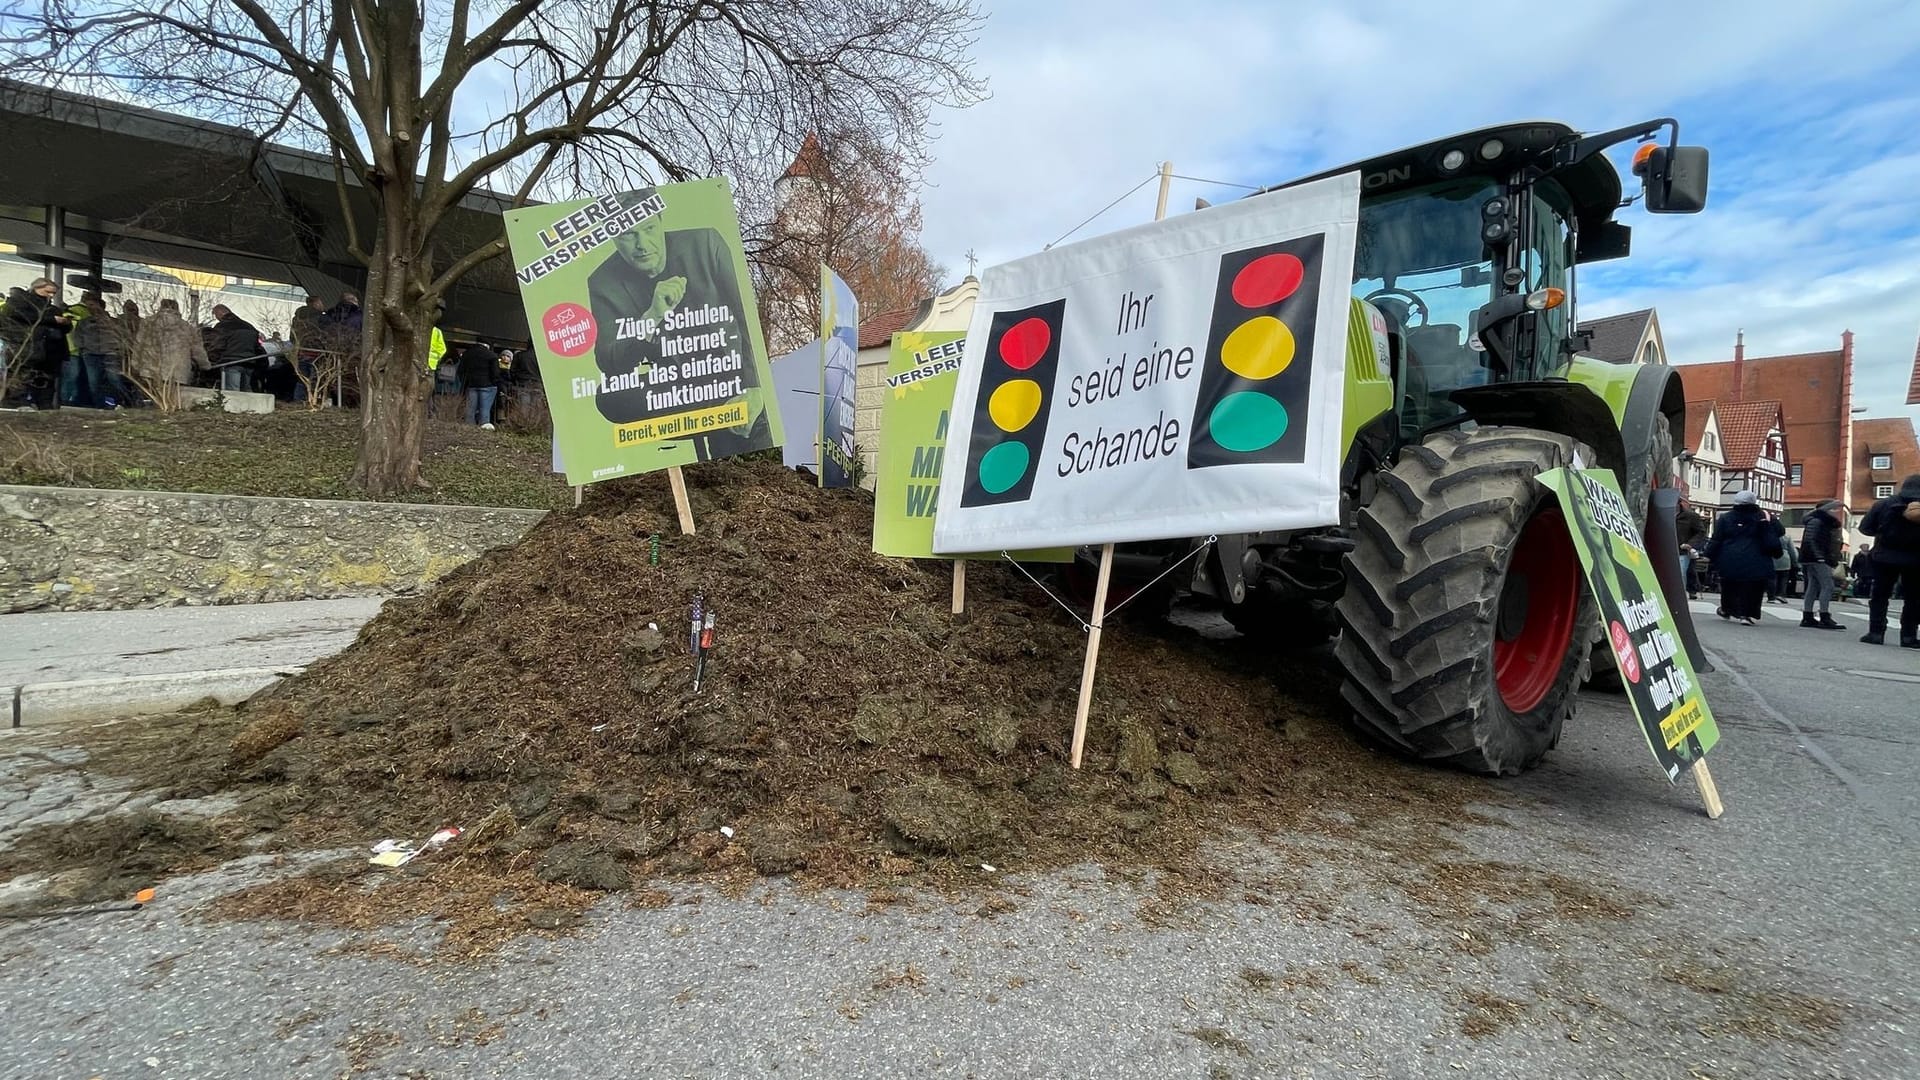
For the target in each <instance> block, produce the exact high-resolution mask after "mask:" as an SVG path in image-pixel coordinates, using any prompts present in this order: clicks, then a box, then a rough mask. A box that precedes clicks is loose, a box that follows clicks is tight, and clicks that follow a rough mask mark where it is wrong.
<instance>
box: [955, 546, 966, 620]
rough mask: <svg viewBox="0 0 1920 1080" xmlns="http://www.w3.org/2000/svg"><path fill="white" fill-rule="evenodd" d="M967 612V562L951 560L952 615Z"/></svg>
mask: <svg viewBox="0 0 1920 1080" xmlns="http://www.w3.org/2000/svg"><path fill="white" fill-rule="evenodd" d="M965 610H967V560H965V559H955V560H953V613H954V614H955V615H958V614H960V613H961V612H963V611H965Z"/></svg>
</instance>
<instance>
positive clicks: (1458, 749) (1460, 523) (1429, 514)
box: [1334, 427, 1594, 776]
mask: <svg viewBox="0 0 1920 1080" xmlns="http://www.w3.org/2000/svg"><path fill="white" fill-rule="evenodd" d="M1572 462H1573V443H1572V441H1571V440H1569V439H1567V438H1564V437H1562V436H1558V435H1552V434H1549V433H1546V432H1542V431H1538V430H1536V429H1532V428H1517V427H1482V428H1477V429H1475V430H1473V431H1471V432H1462V431H1449V432H1443V433H1440V434H1437V435H1434V436H1432V437H1430V438H1429V439H1427V440H1426V441H1425V442H1424V443H1422V444H1420V445H1418V446H1409V447H1407V448H1405V449H1404V450H1402V451H1401V454H1400V459H1399V461H1398V462H1397V463H1396V464H1395V465H1394V467H1393V468H1392V469H1391V470H1389V471H1387V472H1384V473H1382V474H1381V475H1380V480H1381V483H1380V494H1379V495H1378V496H1376V497H1375V498H1374V500H1373V502H1372V504H1371V505H1369V506H1367V507H1364V508H1362V509H1360V510H1359V511H1358V513H1357V514H1356V515H1355V519H1354V530H1353V534H1354V542H1355V547H1354V550H1353V551H1352V552H1350V553H1349V554H1348V556H1347V560H1346V570H1347V587H1346V592H1345V594H1344V595H1343V596H1342V597H1341V599H1340V602H1339V604H1338V614H1339V621H1340V638H1339V641H1338V642H1336V643H1335V646H1334V655H1335V656H1336V657H1337V658H1338V659H1339V660H1340V662H1341V666H1342V667H1343V668H1344V669H1345V679H1344V681H1343V683H1342V685H1341V696H1342V697H1343V698H1345V700H1346V702H1347V704H1348V705H1349V706H1350V707H1351V708H1352V710H1353V713H1352V720H1353V723H1354V725H1355V727H1356V729H1357V730H1358V731H1359V732H1360V733H1361V734H1362V735H1363V736H1365V737H1367V738H1369V739H1371V740H1373V741H1376V742H1378V743H1380V744H1382V745H1384V746H1385V747H1387V748H1389V749H1391V750H1393V751H1395V752H1397V753H1399V754H1402V755H1404V756H1407V757H1411V758H1416V759H1419V760H1422V761H1429V762H1435V763H1443V764H1447V765H1452V766H1455V767H1457V768H1461V769H1465V770H1468V771H1471V772H1477V773H1486V774H1489V775H1495V776H1498V775H1511V774H1516V773H1520V772H1523V771H1525V770H1526V769H1529V768H1531V767H1533V766H1534V765H1536V764H1538V763H1539V762H1540V759H1541V758H1542V757H1544V756H1545V755H1546V752H1547V751H1548V750H1549V749H1550V748H1552V746H1553V745H1554V744H1555V743H1556V742H1558V741H1559V738H1560V729H1561V727H1562V725H1563V724H1565V723H1566V720H1567V717H1569V716H1571V715H1572V714H1573V709H1574V704H1575V702H1576V700H1577V698H1578V687H1579V685H1580V678H1581V676H1582V675H1583V674H1584V669H1585V667H1586V664H1587V657H1588V645H1589V638H1588V636H1587V635H1588V633H1589V628H1590V627H1591V626H1592V624H1593V619H1594V604H1593V598H1592V596H1591V594H1590V593H1589V591H1588V590H1587V588H1586V586H1585V583H1584V581H1583V575H1582V572H1581V567H1580V559H1579V555H1578V553H1577V552H1576V551H1575V550H1574V547H1573V541H1572V539H1571V537H1569V536H1568V533H1567V528H1566V524H1565V522H1564V521H1563V520H1562V519H1561V517H1560V509H1559V504H1558V500H1557V499H1556V497H1555V496H1554V494H1553V493H1552V492H1550V491H1548V490H1547V489H1546V488H1544V487H1542V486H1541V485H1539V484H1537V483H1535V482H1534V477H1535V476H1536V475H1537V474H1539V473H1542V472H1545V471H1547V470H1549V469H1557V468H1561V467H1562V466H1567V465H1571V464H1572Z"/></svg>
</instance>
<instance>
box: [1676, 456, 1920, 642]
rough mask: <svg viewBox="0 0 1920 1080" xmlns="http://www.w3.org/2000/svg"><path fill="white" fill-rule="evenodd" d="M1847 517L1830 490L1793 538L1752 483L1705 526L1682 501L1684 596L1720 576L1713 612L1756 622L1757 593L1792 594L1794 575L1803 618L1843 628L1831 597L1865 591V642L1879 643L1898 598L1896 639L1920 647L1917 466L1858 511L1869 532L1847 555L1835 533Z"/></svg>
mask: <svg viewBox="0 0 1920 1080" xmlns="http://www.w3.org/2000/svg"><path fill="white" fill-rule="evenodd" d="M1846 520H1847V506H1846V504H1845V503H1843V502H1841V501H1840V500H1839V499H1829V500H1827V501H1826V502H1823V503H1821V504H1820V505H1819V506H1817V507H1815V508H1814V509H1813V510H1812V511H1811V512H1810V513H1808V514H1807V516H1806V519H1805V520H1804V521H1802V522H1801V531H1800V542H1799V543H1798V544H1794V543H1791V542H1790V541H1789V540H1788V538H1787V529H1786V525H1785V524H1784V523H1783V522H1782V521H1781V520H1780V516H1779V515H1778V514H1769V513H1767V512H1766V511H1764V510H1762V509H1761V508H1760V505H1759V499H1758V498H1757V497H1756V496H1755V494H1754V493H1753V492H1751V491H1742V492H1738V493H1737V494H1735V495H1734V497H1733V506H1732V507H1731V508H1730V509H1729V510H1727V511H1726V512H1725V513H1723V514H1721V515H1720V516H1719V518H1718V519H1716V520H1715V521H1714V522H1713V524H1712V528H1711V532H1709V531H1708V529H1707V528H1706V525H1705V519H1704V518H1702V517H1701V516H1700V515H1699V514H1697V513H1694V512H1693V511H1691V510H1683V511H1682V513H1681V515H1680V521H1679V534H1680V568H1681V575H1682V577H1683V578H1684V579H1685V581H1686V584H1687V595H1688V597H1689V598H1698V596H1699V594H1700V592H1701V591H1702V590H1703V588H1705V587H1707V586H1708V585H1717V587H1718V589H1719V592H1720V602H1719V605H1718V606H1717V607H1716V608H1715V610H1714V613H1715V614H1716V615H1718V616H1720V617H1721V618H1722V619H1726V620H1728V621H1731V622H1739V623H1742V624H1744V625H1747V626H1753V625H1756V624H1757V623H1758V622H1759V621H1760V618H1761V612H1762V603H1763V598H1764V600H1765V602H1771V603H1785V602H1788V599H1789V598H1790V597H1791V596H1792V589H1793V586H1794V584H1795V582H1796V581H1797V582H1799V583H1800V584H1801V586H1802V591H1801V601H1800V625H1801V626H1802V627H1805V628H1807V629H1812V630H1845V629H1846V628H1847V627H1846V625H1845V624H1843V623H1841V622H1840V621H1838V620H1837V619H1835V618H1834V617H1833V610H1832V606H1833V602H1834V600H1835V599H1836V598H1838V597H1839V596H1841V595H1844V594H1845V592H1846V591H1847V590H1848V589H1849V588H1851V591H1852V594H1853V595H1854V596H1855V597H1864V598H1866V600H1867V632H1866V633H1865V634H1864V635H1862V636H1861V638H1860V640H1861V641H1863V642H1866V643H1867V644H1869V645H1880V644H1884V643H1885V638H1886V630H1887V615H1888V610H1889V609H1890V608H1891V606H1892V602H1893V601H1894V600H1900V601H1901V613H1900V644H1901V646H1903V647H1905V648H1909V649H1920V473H1916V474H1914V475H1912V476H1909V477H1907V478H1906V480H1905V482H1904V483H1902V484H1901V485H1900V488H1899V490H1897V491H1896V492H1894V494H1893V495H1891V496H1889V497H1887V498H1884V499H1881V500H1879V501H1878V502H1876V503H1874V504H1873V507H1872V509H1870V510H1868V511H1867V513H1866V514H1865V515H1864V516H1862V517H1861V519H1860V523H1859V526H1858V528H1859V531H1860V533H1861V534H1862V535H1864V536H1867V537H1871V538H1872V539H1871V540H1870V541H1863V542H1862V543H1861V545H1860V550H1859V551H1858V552H1857V553H1854V554H1853V555H1852V556H1851V558H1849V555H1848V552H1847V546H1846V545H1845V544H1844V543H1842V541H1841V537H1842V535H1843V534H1844V527H1845V525H1846ZM1703 539H1704V540H1705V543H1704V544H1703V543H1702V540H1703Z"/></svg>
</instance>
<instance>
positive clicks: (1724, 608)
mask: <svg viewBox="0 0 1920 1080" xmlns="http://www.w3.org/2000/svg"><path fill="white" fill-rule="evenodd" d="M1773 525H1774V523H1773V522H1772V521H1769V520H1768V519H1767V514H1766V511H1764V510H1762V509H1760V500H1759V497H1758V496H1756V495H1755V494H1754V493H1753V492H1752V491H1741V492H1737V493H1735V495H1734V496H1733V509H1731V510H1728V511H1727V512H1726V513H1724V514H1721V515H1720V518H1719V520H1718V521H1715V522H1714V523H1713V539H1711V540H1709V541H1707V552H1706V554H1707V558H1709V559H1711V560H1713V565H1714V568H1715V569H1716V570H1717V571H1719V574H1720V607H1719V609H1718V610H1716V611H1715V612H1714V614H1716V615H1718V616H1720V617H1721V618H1723V619H1738V620H1740V621H1741V622H1742V623H1744V624H1746V625H1747V626H1752V625H1754V624H1755V623H1757V622H1759V621H1760V598H1761V596H1762V595H1763V594H1765V592H1766V589H1767V583H1768V582H1769V581H1772V580H1773V560H1774V556H1776V555H1778V554H1779V553H1780V549H1781V547H1782V544H1781V543H1780V534H1779V533H1776V532H1775V531H1774V527H1773Z"/></svg>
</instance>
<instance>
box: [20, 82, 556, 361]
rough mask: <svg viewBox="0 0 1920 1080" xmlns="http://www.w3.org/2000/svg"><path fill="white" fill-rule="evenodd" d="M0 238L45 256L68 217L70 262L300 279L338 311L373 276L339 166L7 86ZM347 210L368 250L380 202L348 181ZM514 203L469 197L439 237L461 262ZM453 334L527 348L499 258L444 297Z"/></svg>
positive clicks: (484, 195) (172, 118) (249, 137)
mask: <svg viewBox="0 0 1920 1080" xmlns="http://www.w3.org/2000/svg"><path fill="white" fill-rule="evenodd" d="M0 130H5V131H6V147H7V153H6V154H3V155H0V240H5V241H8V242H12V243H15V244H18V245H20V247H21V248H22V254H23V255H25V256H27V257H30V258H34V259H44V258H46V257H47V240H48V237H49V233H48V229H47V208H49V207H58V208H59V209H61V210H62V211H64V213H63V215H62V216H63V217H64V221H63V222H62V223H61V224H62V226H63V227H62V228H61V229H60V230H59V237H60V242H61V245H62V246H63V247H64V248H65V249H66V252H65V253H64V255H63V254H62V253H58V252H55V253H52V255H53V257H54V258H55V260H56V261H60V262H64V263H67V264H68V265H90V264H91V262H92V258H91V256H89V255H88V250H89V249H91V248H95V247H97V248H99V249H101V250H102V252H103V253H104V254H110V255H111V256H112V257H114V258H117V259H123V260H128V261H133V262H144V263H153V264H157V265H161V266H177V267H181V268H183V269H190V270H204V271H209V272H214V273H221V274H226V275H228V276H232V277H249V278H261V279H264V280H268V281H291V282H294V283H297V284H298V285H300V286H301V287H302V288H304V289H306V290H307V291H308V292H310V293H314V294H316V295H318V296H321V297H322V298H323V299H325V300H326V301H327V302H328V303H332V302H333V301H334V300H335V299H336V298H337V297H338V295H339V293H340V292H341V291H342V290H344V289H353V290H355V291H360V290H362V289H363V288H364V286H365V282H366V276H367V271H366V267H364V266H362V265H360V264H359V262H358V260H356V259H354V258H353V257H352V256H351V255H349V254H348V253H347V224H346V217H345V211H344V210H343V208H342V206H341V198H340V194H339V189H338V187H337V186H336V184H335V182H334V170H333V164H332V162H331V161H330V160H329V159H328V158H326V157H324V156H322V155H320V154H315V153H311V152H309V151H305V150H297V149H294V148H292V147H285V146H277V145H274V144H271V143H262V142H261V141H260V139H259V137H258V136H256V135H254V134H252V133H250V132H248V131H245V130H243V129H241V128H237V127H230V126H227V125H225V124H216V123H212V122H210V121H205V120H197V119H194V118H191V117H186V116H178V115H174V114H171V113H164V112H159V111H157V110H154V109H145V108H140V107H138V106H134V105H126V104H122V103H120V102H116V101H108V100H105V99H103V98H94V97H86V96H83V95H80V94H72V93H67V92H65V91H61V90H53V89H49V88H47V87H42V86H34V85H31V84H28V83H22V82H16V81H14V80H10V79H0ZM347 183H348V202H349V203H350V204H351V206H352V211H353V215H354V220H355V222H356V224H357V226H358V228H359V229H360V236H361V238H362V241H363V242H370V241H371V237H372V222H373V220H374V211H373V203H372V200H371V199H370V198H369V197H368V196H367V193H366V191H365V189H364V188H362V187H361V186H360V185H359V183H358V181H357V179H356V178H354V177H352V176H349V177H348V179H347ZM507 206H508V200H507V199H505V198H503V197H501V196H499V195H495V194H493V193H491V192H475V193H473V194H472V195H470V196H468V197H467V198H466V199H463V200H462V201H461V203H460V205H459V206H457V207H456V208H454V210H453V211H452V212H450V213H449V214H448V215H447V216H446V218H445V219H444V220H443V222H442V224H441V226H440V229H439V241H440V245H441V248H442V251H441V254H440V258H441V259H442V260H443V261H451V260H452V259H454V258H457V257H459V256H460V255H463V254H465V253H466V252H467V251H470V250H472V249H473V248H475V247H478V246H479V245H481V244H484V243H486V242H487V241H488V240H492V239H497V238H498V237H499V236H500V235H501V232H502V228H503V225H502V221H501V217H500V215H501V213H502V212H503V211H505V210H506V208H507ZM446 300H447V316H446V320H445V323H446V325H447V326H448V327H449V328H457V329H459V330H466V331H470V332H472V333H474V334H477V335H480V336H482V337H485V338H487V339H488V340H498V341H526V340H528V338H527V325H526V319H525V316H524V314H523V312H522V309H521V306H520V298H519V290H518V287H517V285H516V283H515V281H514V277H513V267H512V265H511V262H510V261H509V260H508V259H507V258H505V257H504V256H503V257H500V258H495V259H489V260H488V261H487V262H485V263H483V264H481V265H480V266H478V267H476V268H475V269H474V270H473V271H472V272H471V273H469V274H467V275H466V277H465V278H464V279H462V280H461V282H460V283H459V284H457V285H455V286H454V287H453V289H452V290H451V291H450V292H449V293H448V295H447V298H446Z"/></svg>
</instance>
